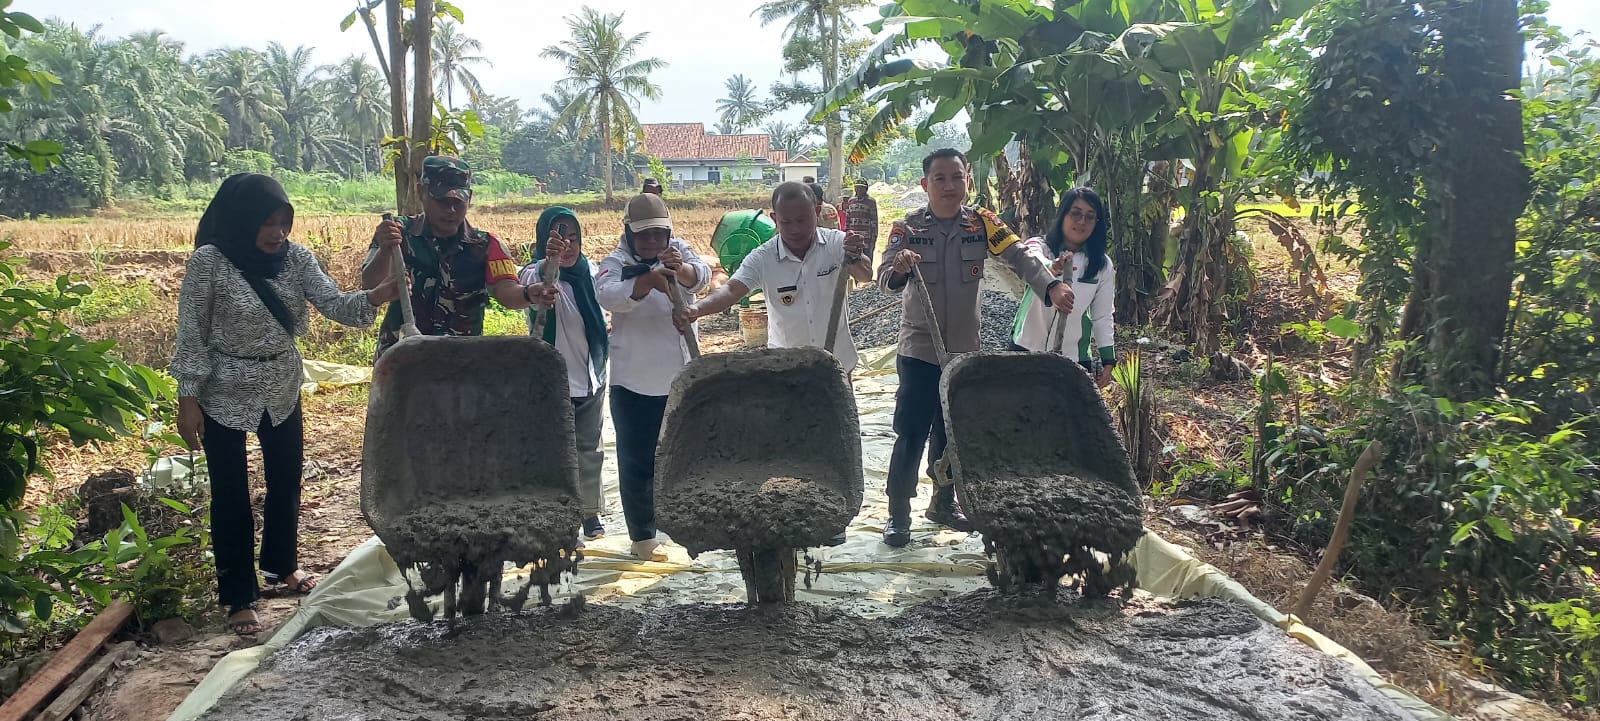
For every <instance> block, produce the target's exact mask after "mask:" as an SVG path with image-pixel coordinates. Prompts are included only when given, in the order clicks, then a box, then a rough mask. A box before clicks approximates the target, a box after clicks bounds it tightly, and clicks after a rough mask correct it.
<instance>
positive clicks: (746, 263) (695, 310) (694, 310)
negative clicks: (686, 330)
mask: <svg viewBox="0 0 1600 721" xmlns="http://www.w3.org/2000/svg"><path fill="white" fill-rule="evenodd" d="M821 211H822V205H821V204H820V203H818V202H817V201H816V198H815V196H814V195H813V194H812V192H811V189H810V188H808V187H806V185H805V184H804V183H795V182H788V183H783V184H782V185H779V186H778V187H777V188H776V189H775V190H773V191H772V217H773V219H774V220H775V221H777V224H778V235H777V237H774V238H773V239H771V240H769V241H767V242H765V243H762V244H761V245H759V246H757V247H756V249H755V250H753V251H750V255H748V256H745V259H744V260H743V261H742V262H740V264H739V270H738V271H737V272H735V273H734V274H733V278H732V279H730V280H729V281H728V284H727V285H724V286H722V287H721V288H718V289H717V290H716V291H715V292H713V293H712V294H711V295H709V296H706V298H705V299H704V300H701V301H700V302H698V303H692V304H690V305H689V306H688V307H686V308H685V309H684V314H683V315H681V316H679V317H678V318H675V319H674V320H675V321H676V322H677V324H678V325H679V326H680V327H682V326H684V325H686V324H687V323H688V322H690V321H693V320H695V319H696V318H702V317H705V316H708V315H712V314H714V313H721V312H722V311H724V310H727V309H728V308H729V307H731V306H732V305H733V304H734V303H737V302H739V299H741V298H743V297H745V296H746V295H749V294H750V293H751V292H753V291H756V290H765V291H766V297H767V347H769V348H798V347H802V346H812V347H816V348H823V347H826V343H825V342H824V340H825V336H827V334H828V321H829V315H830V314H831V313H832V312H833V295H834V292H835V290H834V289H835V287H836V284H837V283H838V280H839V275H838V274H839V273H849V274H850V277H852V278H854V279H856V280H858V281H860V282H862V283H869V282H871V281H872V259H871V258H868V257H867V255H866V254H867V252H868V250H867V240H866V238H865V236H862V235H860V234H854V233H852V234H846V233H844V232H843V231H839V230H832V229H829V228H820V227H818V226H817V222H818V219H819V217H820V215H821ZM833 354H834V356H835V357H837V358H838V359H839V363H840V364H841V365H843V366H844V368H845V372H846V373H848V372H850V371H851V370H853V369H854V368H855V365H856V346H855V342H854V341H852V340H851V339H850V328H849V324H848V323H847V322H846V321H845V319H843V318H840V319H839V328H838V331H837V335H836V336H835V341H834V345H833Z"/></svg>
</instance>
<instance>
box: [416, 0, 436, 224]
mask: <svg viewBox="0 0 1600 721" xmlns="http://www.w3.org/2000/svg"><path fill="white" fill-rule="evenodd" d="M415 9H416V17H415V18H413V19H412V22H411V52H412V53H413V57H412V61H413V65H412V67H413V70H412V72H413V74H414V75H415V76H416V77H415V78H414V79H413V82H412V90H411V177H412V178H419V177H421V175H422V161H423V160H424V159H425V158H427V157H428V155H430V154H431V153H432V152H433V147H432V146H433V0H416V4H415ZM420 202H421V201H420V199H419V201H418V203H419V205H418V207H421V206H420Z"/></svg>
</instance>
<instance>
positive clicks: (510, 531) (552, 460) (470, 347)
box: [361, 336, 582, 620]
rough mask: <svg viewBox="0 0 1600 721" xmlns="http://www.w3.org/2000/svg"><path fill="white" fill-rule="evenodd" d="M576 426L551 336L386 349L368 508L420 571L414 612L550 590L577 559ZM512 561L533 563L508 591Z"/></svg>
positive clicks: (409, 580) (371, 446) (450, 611)
mask: <svg viewBox="0 0 1600 721" xmlns="http://www.w3.org/2000/svg"><path fill="white" fill-rule="evenodd" d="M529 419H536V420H533V421H530V420H529ZM573 438H574V429H573V422H572V401H571V398H570V397H569V396H568V388H567V375H566V365H565V361H563V360H562V359H561V354H560V353H557V352H556V350H555V349H554V348H552V347H550V346H549V345H548V344H546V343H544V342H543V341H541V340H538V339H535V338H528V337H518V336H503V337H440V336H422V337H412V338H406V339H403V340H402V341H401V342H400V343H398V344H396V345H395V346H394V347H393V348H390V349H389V350H388V351H387V352H386V353H385V354H384V355H383V357H382V358H380V359H379V360H378V362H377V363H376V365H375V366H374V367H373V379H372V386H371V389H370V390H369V393H368V403H367V425H366V433H365V434H364V435H363V440H362V468H361V511H362V515H363V516H364V517H365V518H366V520H367V523H368V524H369V525H371V526H372V530H373V532H374V533H376V534H377V535H378V537H379V538H380V539H382V540H383V542H384V545H385V546H386V547H387V548H388V549H389V553H390V555H391V556H392V557H393V558H394V560H395V563H396V564H398V565H399V566H400V567H401V568H402V569H404V570H406V571H408V572H407V573H406V584H407V585H408V586H409V587H410V592H409V593H408V594H407V595H406V602H407V605H408V607H409V611H410V613H411V615H412V617H413V618H417V619H420V620H428V619H431V618H432V617H433V615H434V610H433V608H432V606H431V605H430V604H429V603H428V602H427V597H429V596H436V595H440V594H443V603H442V606H443V612H444V616H445V618H447V619H448V618H453V617H455V616H456V614H457V612H458V611H459V612H460V613H462V614H467V615H471V614H478V613H483V612H484V611H485V610H487V609H488V608H490V607H494V606H497V605H503V606H506V607H509V608H514V609H515V608H520V607H521V605H522V603H523V601H525V600H526V599H527V596H528V594H529V593H531V592H532V589H533V588H538V589H539V594H540V597H541V598H542V599H548V598H549V584H550V583H553V582H557V581H559V579H560V576H561V574H562V573H565V572H569V571H571V570H573V569H574V567H575V564H576V563H577V559H578V553H577V550H576V549H577V548H578V525H579V523H580V521H581V518H582V515H581V513H580V509H579V501H578V485H577V479H578V457H577V450H576V447H575V444H574V441H573ZM507 562H509V563H513V564H516V565H519V566H520V565H531V566H532V568H531V573H530V578H529V584H528V585H527V586H525V587H523V588H522V589H521V590H519V591H517V592H515V593H513V594H512V595H511V597H510V598H503V597H502V594H501V588H500V578H501V572H502V568H503V566H504V564H505V563H507ZM414 578H420V583H414V580H413V579H414ZM502 601H503V603H501V602H502Z"/></svg>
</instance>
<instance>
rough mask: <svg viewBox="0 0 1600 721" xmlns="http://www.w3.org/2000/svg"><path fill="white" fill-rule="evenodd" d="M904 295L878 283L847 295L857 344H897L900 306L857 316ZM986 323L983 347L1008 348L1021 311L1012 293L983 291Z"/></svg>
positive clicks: (982, 329) (981, 334) (980, 336)
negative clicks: (897, 294) (865, 315)
mask: <svg viewBox="0 0 1600 721" xmlns="http://www.w3.org/2000/svg"><path fill="white" fill-rule="evenodd" d="M899 297H900V296H894V295H889V294H887V293H884V292H882V291H880V290H878V288H877V287H876V286H869V287H866V288H859V289H856V290H854V291H851V293H850V295H849V297H847V298H846V299H845V304H846V306H847V309H846V311H845V312H846V314H847V315H848V317H849V318H850V321H851V325H850V335H851V337H853V338H854V339H855V341H856V347H857V348H876V347H878V346H885V345H893V344H894V343H895V342H897V341H898V340H899V339H900V306H898V305H897V306H895V307H894V308H890V309H889V310H886V311H883V312H881V313H878V314H877V315H874V316H872V317H871V318H867V319H866V320H863V321H860V322H856V320H855V319H856V318H859V317H860V316H862V315H864V314H866V313H868V312H870V311H873V310H876V309H878V308H881V307H883V306H884V305H886V304H888V303H891V302H893V301H895V300H897V299H899ZM979 300H980V302H981V303H982V304H983V310H982V313H983V325H982V326H981V327H980V328H979V331H978V339H979V343H980V345H981V346H982V348H983V350H1005V349H1006V346H1007V344H1009V343H1010V342H1011V322H1012V321H1013V320H1014V319H1015V318H1016V315H1017V301H1016V300H1015V299H1013V298H1012V297H1011V296H1009V295H1006V294H1005V293H1001V292H998V291H993V290H986V291H983V293H982V295H981V296H980V299H979Z"/></svg>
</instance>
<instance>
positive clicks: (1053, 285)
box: [1044, 280, 1061, 306]
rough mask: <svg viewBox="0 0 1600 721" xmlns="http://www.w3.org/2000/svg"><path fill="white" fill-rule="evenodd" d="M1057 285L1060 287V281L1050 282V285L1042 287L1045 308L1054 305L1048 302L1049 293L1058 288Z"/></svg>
mask: <svg viewBox="0 0 1600 721" xmlns="http://www.w3.org/2000/svg"><path fill="white" fill-rule="evenodd" d="M1058 285H1061V281H1060V280H1052V281H1050V285H1047V286H1045V287H1044V304H1045V305H1046V306H1054V305H1055V304H1054V303H1051V302H1050V291H1052V290H1055V289H1056V286H1058Z"/></svg>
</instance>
